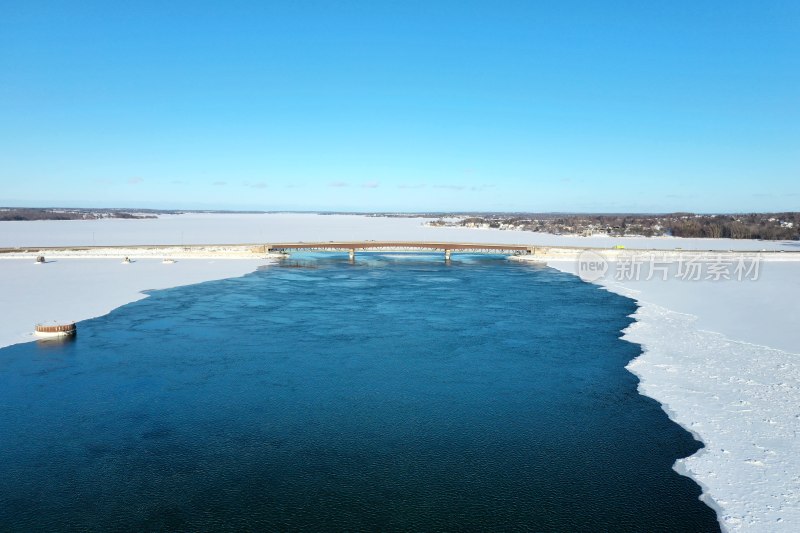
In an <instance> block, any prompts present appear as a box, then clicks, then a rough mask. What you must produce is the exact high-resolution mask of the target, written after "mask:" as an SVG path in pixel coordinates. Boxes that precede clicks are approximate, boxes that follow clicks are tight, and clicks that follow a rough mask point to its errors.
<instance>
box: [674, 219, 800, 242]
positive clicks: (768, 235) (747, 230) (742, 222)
mask: <svg viewBox="0 0 800 533" xmlns="http://www.w3.org/2000/svg"><path fill="white" fill-rule="evenodd" d="M669 229H670V233H672V235H674V236H676V237H707V238H728V239H763V240H770V241H774V240H800V213H774V214H769V215H760V214H751V215H713V216H706V217H702V218H689V219H678V220H675V221H673V222H672V223H671V224H670V226H669Z"/></svg>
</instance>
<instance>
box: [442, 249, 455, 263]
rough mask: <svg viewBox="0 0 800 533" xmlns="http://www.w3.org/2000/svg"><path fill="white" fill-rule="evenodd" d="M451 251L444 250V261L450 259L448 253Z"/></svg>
mask: <svg viewBox="0 0 800 533" xmlns="http://www.w3.org/2000/svg"><path fill="white" fill-rule="evenodd" d="M452 253H453V251H452V250H445V251H444V260H445V262H449V261H450V255H451V254H452Z"/></svg>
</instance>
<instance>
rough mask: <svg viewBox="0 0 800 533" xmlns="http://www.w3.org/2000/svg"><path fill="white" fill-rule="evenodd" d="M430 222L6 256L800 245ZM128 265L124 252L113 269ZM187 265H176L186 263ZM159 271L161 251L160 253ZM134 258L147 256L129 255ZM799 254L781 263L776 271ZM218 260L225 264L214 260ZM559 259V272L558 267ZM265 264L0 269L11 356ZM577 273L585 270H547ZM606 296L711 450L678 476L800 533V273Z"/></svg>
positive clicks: (230, 224)
mask: <svg viewBox="0 0 800 533" xmlns="http://www.w3.org/2000/svg"><path fill="white" fill-rule="evenodd" d="M423 222H425V219H420V218H384V217H363V216H355V215H326V216H322V215H313V214H276V215H178V216H170V217H162V218H159V219H153V220H99V221H42V222H5V223H0V247H16V246H78V245H92V244H98V245H100V244H102V245H134V244H178V243H181V244H183V243H185V244H189V243H212V244H223V243H247V242H250V243H263V242H288V241H303V240H306V241H310V240H320V241H326V240H368V239H375V240H429V241H432V240H437V241H454V242H469V241H471V242H487V243H519V244H536V245H539V246H553V245H561V246H578V247H585V246H598V247H606V248H610V247H612V246H615V245H618V244H622V245H624V246H625V247H626V248H628V249H630V248H637V247H639V248H650V249H663V250H673V251H674V249H675V248H682V249H684V250H749V251H760V250H768V251H769V250H776V251H777V250H786V251H798V250H800V247H798V245H797V244H798V243H794V242H760V241H731V240H728V239H672V238H658V239H646V238H602V237H597V238H593V237H587V238H583V237H570V236H556V235H543V234H538V233H531V232H520V231H498V230H480V229H468V228H431V227H425V226H423V225H422V224H423ZM117 253H122V252H120V251H119V250H115V251H113V252H110V254H111V255H114V254H117ZM176 253H177V252H176ZM153 254H154V255H155V256H157V257H161V256H162V255H166V254H164V252H163V251H157V252H153ZM124 255H130V256H132V257H135V256H136V255H135V254H133V253H131V254H124ZM788 255H789V254H780V253H776V254H774V256H776V257H775V259H780V256H788ZM214 257H218V256H214ZM551 259H552V258H551ZM265 262H266V260H265V259H236V260H233V259H230V260H226V259H218V258H214V259H210V258H205V259H180V260H179V261H178V262H177V263H175V264H172V265H164V264H161V262H160V260H158V259H155V258H154V259H149V258H143V259H140V260H138V261H136V262H134V263H132V264H129V265H123V264H121V263H120V261H119V258H118V257H115V258H113V259H110V258H109V259H99V258H80V259H69V258H67V257H66V256H64V257H57V256H56V257H55V262H53V263H47V264H45V265H33V264H32V262H31V260H30V258H29V257H28V258H26V259H5V260H0V313H2V316H3V319H4V320H3V321H0V347H2V346H6V345H8V344H13V343H16V342H24V341H26V340H31V339H32V337H31V336H29V335H30V333H29V332H30V331H31V330H32V328H33V324H35V323H36V322H40V321H47V320H52V319H61V320H83V319H86V318H90V317H94V316H98V315H102V314H104V313H107V312H109V311H110V310H112V309H114V308H115V307H118V306H120V305H123V304H125V303H127V302H130V301H134V300H137V299H140V298H142V297H144V296H143V294H142V293H141V291H143V290H147V289H159V288H166V287H173V286H177V285H185V284H191V283H198V282H201V281H207V280H212V279H220V278H226V277H233V276H239V275H243V274H245V273H247V272H251V271H253V270H254V269H255V268H256V267H257V266H259V265H262V264H265ZM548 264H550V265H551V266H552V267H554V268H558V269H560V270H562V271H565V272H572V273H574V272H575V271H576V263H575V261H574V260H567V261H563V260H562V261H552V260H551V261H549V262H548ZM599 283H601V284H602V285H604V286H605V287H607V288H608V289H609V290H613V291H615V292H618V293H620V294H624V295H627V296H630V297H633V298H635V299H636V300H638V301H639V303H640V305H641V307H640V309H639V310H638V312H637V313H636V315H635V317H636V319H637V321H636V322H635V323H634V324H633V325H632V326H631V327H630V328H628V330H627V331H626V333H625V338H626V339H628V340H630V341H631V342H636V343H639V344H641V345H642V346H643V348H644V351H645V353H644V354H643V355H642V356H641V357H639V358H638V359H636V360H635V361H633V362H632V363H631V365H630V366H629V368H630V370H631V371H632V372H634V373H635V374H637V375H638V376H639V377H640V379H641V382H642V383H641V387H640V389H641V392H642V393H643V394H646V395H647V396H650V397H653V398H655V399H656V400H658V401H659V402H661V404H662V405H664V407H665V409H666V410H667V412H668V413H669V414H670V416H671V417H672V418H673V420H675V421H676V422H677V423H679V424H681V425H682V426H684V427H686V428H687V429H688V430H690V431H692V432H693V433H694V434H695V435H697V436H698V438H700V439H701V440H702V441H703V442H704V443H705V444H706V448H705V449H703V450H701V452H699V453H698V454H696V455H694V456H692V457H690V458H688V459H685V460H682V461H679V463H678V464H677V465H676V468H677V469H678V470H679V471H683V472H685V473H687V474H688V475H690V476H691V477H693V478H694V479H695V480H697V481H698V482H699V483H700V484H701V485H702V486H703V489H704V491H705V494H706V496H707V497H708V498H709V501H710V502H711V503H712V504H713V505H714V506H715V508H716V509H718V510H719V514H720V519H721V523H722V525H723V526H724V527H725V528H727V529H729V530H731V531H737V530H753V531H797V530H800V501H798V498H800V459H798V458H800V444H799V443H800V439H798V431H800V367H799V366H798V365H799V364H800V359H799V358H800V355H798V353H800V331H798V328H797V326H796V319H797V313H798V310H799V309H798V304H797V302H798V301H800V262H794V261H791V262H790V261H767V262H765V263H764V265H763V268H762V271H761V274H760V276H759V279H758V280H749V281H733V280H729V281H718V282H714V281H697V282H692V281H681V280H675V279H670V280H669V281H660V280H659V278H658V277H655V278H653V279H651V280H641V281H633V280H632V281H624V282H617V281H614V280H613V279H608V280H600V281H599Z"/></svg>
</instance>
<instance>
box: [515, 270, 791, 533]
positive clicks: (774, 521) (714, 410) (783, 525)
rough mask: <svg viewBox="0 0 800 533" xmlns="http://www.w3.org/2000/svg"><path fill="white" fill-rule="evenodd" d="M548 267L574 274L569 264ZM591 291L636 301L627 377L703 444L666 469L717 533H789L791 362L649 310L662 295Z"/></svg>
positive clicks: (782, 354) (786, 354) (783, 354)
mask: <svg viewBox="0 0 800 533" xmlns="http://www.w3.org/2000/svg"><path fill="white" fill-rule="evenodd" d="M516 259H517V260H520V261H523V262H524V261H526V259H524V258H516ZM527 261H530V259H528V260H527ZM547 264H548V266H549V267H551V268H555V269H556V270H559V271H561V272H565V273H568V274H572V275H575V276H577V275H578V274H577V272H576V270H577V268H576V265H575V264H574V262H573V263H567V262H563V261H554V262H548V263H547ZM787 266H788V265H787ZM777 281H778V282H780V279H778V280H777ZM592 283H593V284H596V285H598V286H599V287H601V288H603V289H604V290H608V291H610V292H614V293H616V294H619V295H621V296H625V297H628V298H631V299H632V300H634V301H635V302H636V303H637V305H638V309H637V311H636V312H635V313H634V314H633V315H632V318H633V319H634V322H633V323H632V324H631V325H630V326H628V327H627V328H625V329H624V330H622V331H621V334H622V337H621V338H622V339H623V340H626V341H628V342H631V343H634V344H638V345H639V346H640V347H641V350H642V353H641V355H639V356H638V357H636V358H634V359H633V360H631V361H630V362H629V363H628V364H627V365H626V369H627V370H628V371H629V372H631V373H632V374H634V375H635V376H636V377H637V378H638V379H639V387H638V390H639V393H640V394H642V395H644V396H648V397H650V398H652V399H654V400H656V401H657V402H658V403H659V404H660V405H661V407H662V409H663V410H664V411H665V412H666V413H667V415H668V416H669V418H670V420H672V421H673V422H675V423H677V424H678V425H680V426H681V427H683V428H684V429H685V430H686V431H689V432H690V433H691V434H692V435H693V436H694V437H695V439H697V440H698V441H699V442H701V443H702V444H703V448H701V449H700V450H698V452H697V453H695V454H693V455H690V456H688V457H685V458H681V459H678V460H677V461H676V462H675V464H674V465H673V469H674V470H675V471H676V472H678V473H679V474H681V475H685V476H687V477H689V478H691V479H692V480H693V481H694V482H695V483H697V484H698V485H699V486H700V488H701V490H702V494H701V500H702V501H703V502H704V503H706V504H707V505H709V507H711V508H712V509H714V511H715V512H716V513H717V518H718V522H719V524H720V527H721V529H722V531H725V532H733V531H742V530H747V529H751V528H754V527H755V528H760V529H768V530H770V531H787V532H788V531H794V530H795V528H796V525H797V524H798V523H800V478H798V477H797V475H796V473H797V472H800V455H799V454H800V444H798V443H797V442H796V436H797V435H800V413H796V410H797V408H796V404H797V402H798V401H800V387H798V383H800V364H798V363H796V362H795V361H796V360H797V356H798V354H796V353H794V352H790V351H785V350H782V349H778V348H775V347H773V346H769V345H766V344H763V343H756V342H751V341H748V340H744V339H741V338H740V339H736V338H733V337H732V336H731V335H730V334H725V333H722V332H718V331H713V330H708V329H704V328H701V327H699V325H698V322H699V319H700V317H699V315H697V314H693V313H688V312H681V311H677V310H674V309H672V308H669V307H666V306H662V305H660V304H659V303H657V301H658V300H659V298H662V295H661V294H659V291H658V290H653V288H652V287H651V286H649V285H648V284H643V285H642V286H640V287H637V288H632V286H631V285H632V284H628V285H626V284H625V283H624V282H613V281H611V280H597V281H594V282H592ZM680 283H683V286H684V287H686V289H684V291H686V290H688V289H689V288H691V290H698V291H699V292H701V293H703V292H708V290H707V289H708V286H706V287H703V286H701V285H697V284H694V283H691V282H674V284H673V285H672V286H671V288H670V289H669V290H670V291H673V292H679V293H680V292H681V289H680V288H679V289H678V290H677V291H676V290H675V287H676V286H677V287H681V285H680ZM687 283H688V285H687ZM654 300H655V301H654ZM729 333H730V332H729ZM776 370H777V372H776Z"/></svg>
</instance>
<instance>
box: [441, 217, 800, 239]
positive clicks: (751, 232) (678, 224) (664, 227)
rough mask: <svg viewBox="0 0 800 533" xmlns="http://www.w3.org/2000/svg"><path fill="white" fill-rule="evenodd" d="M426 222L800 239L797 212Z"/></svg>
mask: <svg viewBox="0 0 800 533" xmlns="http://www.w3.org/2000/svg"><path fill="white" fill-rule="evenodd" d="M430 225H432V226H466V227H484V228H497V229H514V230H522V231H536V232H544V233H554V234H573V235H594V234H606V235H611V236H631V235H641V236H645V237H655V236H662V235H673V236H675V237H695V238H698V237H699V238H729V239H763V240H800V213H796V212H792V213H751V214H734V215H697V214H694V213H669V214H653V215H651V214H564V213H543V214H533V213H532V214H524V213H519V214H517V213H514V214H510V213H482V214H480V215H467V216H464V217H463V218H459V219H458V220H457V221H452V220H449V219H445V218H440V219H439V220H436V221H433V222H431V223H430Z"/></svg>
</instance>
